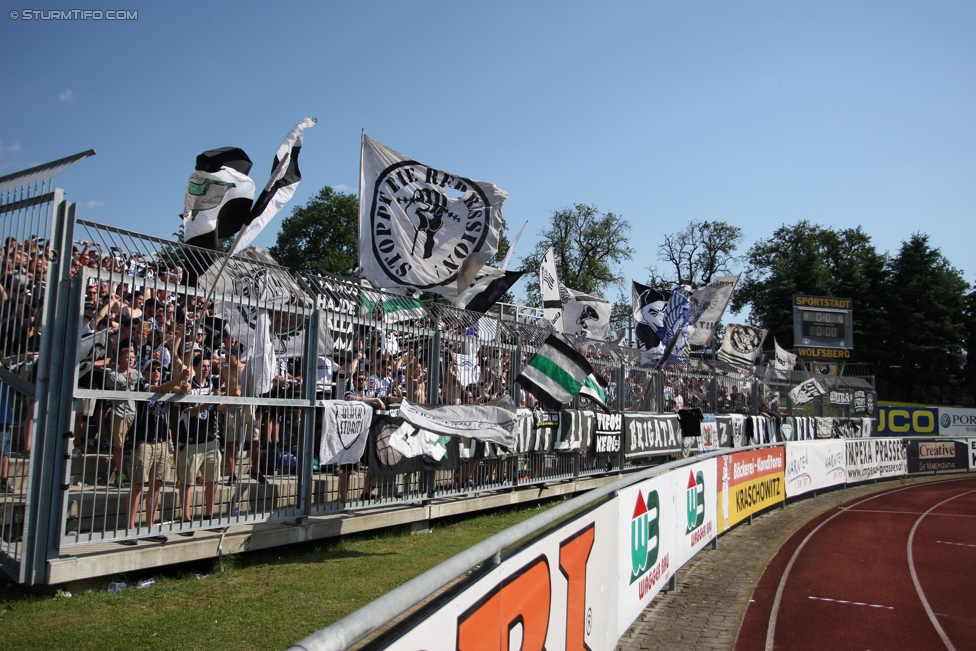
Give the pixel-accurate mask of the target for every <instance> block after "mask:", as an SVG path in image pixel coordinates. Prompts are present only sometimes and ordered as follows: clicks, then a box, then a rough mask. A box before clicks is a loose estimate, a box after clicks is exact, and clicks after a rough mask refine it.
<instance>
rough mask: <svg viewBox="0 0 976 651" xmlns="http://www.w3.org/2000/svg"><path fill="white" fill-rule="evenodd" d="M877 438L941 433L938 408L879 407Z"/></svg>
mask: <svg viewBox="0 0 976 651" xmlns="http://www.w3.org/2000/svg"><path fill="white" fill-rule="evenodd" d="M876 431H877V436H919V435H922V436H925V435H932V434H938V433H939V410H938V408H937V407H878V429H877V430H876Z"/></svg>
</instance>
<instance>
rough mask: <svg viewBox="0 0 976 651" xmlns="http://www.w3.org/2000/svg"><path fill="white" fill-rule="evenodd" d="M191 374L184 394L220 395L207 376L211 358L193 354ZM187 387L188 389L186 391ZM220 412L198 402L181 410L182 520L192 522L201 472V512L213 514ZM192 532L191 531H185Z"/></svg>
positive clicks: (178, 470) (178, 467)
mask: <svg viewBox="0 0 976 651" xmlns="http://www.w3.org/2000/svg"><path fill="white" fill-rule="evenodd" d="M192 369H193V377H192V379H191V380H190V383H189V385H187V384H184V385H183V389H184V392H185V393H190V394H192V395H197V396H210V395H213V396H219V395H220V390H219V389H215V388H214V386H213V383H212V380H211V378H210V357H209V356H207V355H204V354H203V353H200V352H198V353H194V355H193V361H192ZM187 389H188V390H187ZM218 411H223V409H218V407H217V405H215V404H213V403H197V404H195V405H192V406H189V407H185V408H183V410H182V411H181V412H180V423H179V430H178V432H177V441H178V444H177V451H176V480H177V481H178V482H179V483H180V486H181V487H182V489H183V491H182V497H183V502H182V504H183V521H184V522H187V523H189V522H192V521H193V518H192V513H193V499H192V496H193V487H194V485H195V484H196V480H197V474H198V473H199V474H202V475H203V485H204V492H203V515H204V517H205V518H208V519H209V518H212V517H213V507H214V501H215V500H216V498H217V481H218V480H219V479H220V449H219V443H218V441H217V434H218V425H217V413H218ZM188 534H189V535H192V534H193V532H188Z"/></svg>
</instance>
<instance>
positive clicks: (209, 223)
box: [183, 147, 254, 251]
mask: <svg viewBox="0 0 976 651" xmlns="http://www.w3.org/2000/svg"><path fill="white" fill-rule="evenodd" d="M250 171H251V159H250V158H248V157H247V154H245V153H244V151H243V150H241V149H238V148H237V147H222V148H220V149H211V150H209V151H205V152H203V153H202V154H200V155H199V156H197V163H196V167H194V169H193V173H192V174H191V175H190V181H189V183H187V186H186V198H185V200H184V209H183V241H184V242H186V243H187V244H191V245H193V246H199V247H201V248H204V249H210V250H212V251H213V250H216V249H217V243H218V240H220V239H223V238H226V237H230V236H231V235H234V234H235V233H236V232H237V231H238V230H240V228H241V225H242V224H244V222H245V221H247V216H248V214H249V213H250V211H251V204H252V203H253V202H254V181H252V180H251V178H250V177H249V176H248V172H250Z"/></svg>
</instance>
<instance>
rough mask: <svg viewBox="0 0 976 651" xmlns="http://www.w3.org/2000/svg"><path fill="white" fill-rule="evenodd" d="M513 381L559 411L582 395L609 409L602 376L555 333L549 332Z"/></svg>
mask: <svg viewBox="0 0 976 651" xmlns="http://www.w3.org/2000/svg"><path fill="white" fill-rule="evenodd" d="M515 381H516V382H518V383H519V384H520V385H521V386H522V387H523V388H524V389H525V390H526V391H528V392H529V393H531V394H532V395H533V396H535V397H536V398H537V399H538V400H539V402H541V403H542V405H543V406H544V407H546V408H547V409H554V410H558V409H559V408H560V407H562V405H563V404H565V403H567V402H569V401H570V400H572V399H573V398H575V397H576V396H583V397H584V398H587V399H589V400H590V401H591V402H593V403H594V404H595V405H596V406H598V407H600V409H603V410H604V411H606V412H609V411H610V409H609V408H608V407H607V404H606V401H607V394H606V390H605V389H604V387H605V386H606V385H605V383H604V381H603V379H602V378H600V377H599V376H598V375H596V374H595V373H594V372H593V367H592V366H590V362H589V361H588V360H587V359H586V358H585V357H584V356H583V355H582V354H581V353H580V352H579V351H578V350H576V349H575V348H573V346H571V345H570V344H569V343H567V342H566V341H565V340H564V339H563V338H562V337H560V336H559V335H557V334H555V333H554V334H551V335H549V337H548V338H547V339H546V341H545V343H544V344H542V346H541V347H540V348H539V350H537V351H536V353H535V355H533V356H532V358H531V359H529V363H528V364H526V366H525V368H524V369H522V372H521V373H520V374H519V376H518V377H517V378H515Z"/></svg>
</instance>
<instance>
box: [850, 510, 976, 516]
mask: <svg viewBox="0 0 976 651" xmlns="http://www.w3.org/2000/svg"><path fill="white" fill-rule="evenodd" d="M841 511H847V512H848V513H891V514H893V515H924V514H923V513H922V512H921V511H885V510H884V509H844V508H842V509H841ZM931 515H938V516H940V517H943V518H976V515H969V514H968V513H932V514H931Z"/></svg>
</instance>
